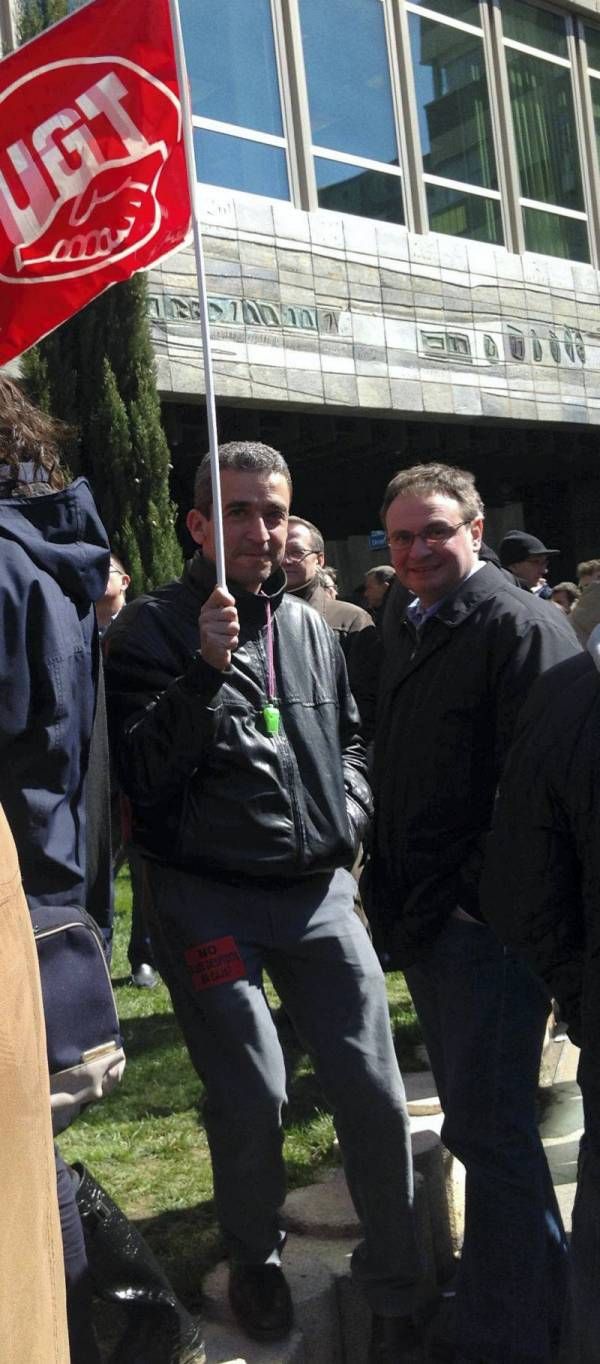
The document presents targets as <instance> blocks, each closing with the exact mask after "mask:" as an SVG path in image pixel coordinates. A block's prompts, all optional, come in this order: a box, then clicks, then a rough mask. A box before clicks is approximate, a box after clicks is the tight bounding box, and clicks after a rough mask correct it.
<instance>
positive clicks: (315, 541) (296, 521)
mask: <svg viewBox="0 0 600 1364" xmlns="http://www.w3.org/2000/svg"><path fill="white" fill-rule="evenodd" d="M289 526H306V529H307V530H308V531H310V534H311V536H312V547H313V553H314V554H324V553H325V541H324V539H323V536H322V535H321V532H320V530H319V527H318V526H315V525H314V524H313V522H312V521H307V520H306V519H305V518H304V516H290V517H288V527H289Z"/></svg>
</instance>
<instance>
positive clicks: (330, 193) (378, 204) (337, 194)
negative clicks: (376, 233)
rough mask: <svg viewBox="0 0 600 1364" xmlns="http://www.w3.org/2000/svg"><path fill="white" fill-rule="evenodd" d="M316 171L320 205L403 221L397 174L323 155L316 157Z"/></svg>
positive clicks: (383, 218)
mask: <svg viewBox="0 0 600 1364" xmlns="http://www.w3.org/2000/svg"><path fill="white" fill-rule="evenodd" d="M315 173H316V177H317V190H318V196H319V204H320V207H321V208H330V209H333V210H334V211H335V212H336V213H358V214H360V215H361V216H362V217H363V218H378V219H380V220H382V221H384V222H388V223H403V222H404V211H403V206H402V187H401V181H400V177H399V176H397V175H386V173H385V171H374V170H364V169H363V168H362V166H350V165H348V164H347V163H344V162H343V161H329V160H326V159H325V157H322V156H316V157H315Z"/></svg>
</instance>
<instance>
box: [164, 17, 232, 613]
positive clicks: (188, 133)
mask: <svg viewBox="0 0 600 1364" xmlns="http://www.w3.org/2000/svg"><path fill="white" fill-rule="evenodd" d="M169 8H170V12H171V28H172V30H173V45H174V49H175V63H176V67H177V81H178V84H179V96H180V99H181V111H182V116H183V146H184V150H185V164H186V170H187V180H188V188H189V194H190V204H191V208H192V230H193V234H194V253H195V256H196V273H197V276H198V301H199V305H200V328H201V332H202V350H203V358H204V382H205V386H206V414H207V418H208V448H209V450H210V468H211V479H212V499H213V504H212V518H213V524H214V529H215V558H216V567H217V583H218V585H219V587H223V588H226V587H227V577H226V573H225V546H224V542H223V507H222V503H221V479H220V475H219V440H218V435H217V411H216V406H215V388H214V377H213V367H212V354H211V343H210V322H209V318H208V303H207V298H206V274H205V270H204V251H203V247H202V234H201V232H200V221H199V215H198V175H197V172H196V154H195V151H194V135H193V130H192V106H191V101H190V87H189V82H188V76H187V68H186V62H185V52H184V48H183V33H182V30H181V15H180V13H179V0H169Z"/></svg>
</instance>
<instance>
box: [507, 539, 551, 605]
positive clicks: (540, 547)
mask: <svg viewBox="0 0 600 1364" xmlns="http://www.w3.org/2000/svg"><path fill="white" fill-rule="evenodd" d="M551 554H560V550H559V549H547V548H546V545H544V544H542V541H541V540H538V538H537V535H528V534H527V532H526V531H524V530H509V531H508V533H507V534H506V535H505V536H504V539H503V540H502V541H501V544H500V563H501V564H502V567H503V568H509V569H510V571H511V573H514V574H515V575H516V577H517V578H521V579H522V581H523V584H524V586H525V587H526V589H527V591H528V592H533V593H535V595H536V597H551V596H552V589H551V588H550V587H548V583H547V582H546V574H547V572H548V559H549V557H550V555H551Z"/></svg>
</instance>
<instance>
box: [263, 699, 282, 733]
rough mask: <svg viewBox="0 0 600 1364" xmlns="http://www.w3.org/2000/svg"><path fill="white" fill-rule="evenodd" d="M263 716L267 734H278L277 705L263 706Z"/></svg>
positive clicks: (278, 714) (278, 715) (278, 717)
mask: <svg viewBox="0 0 600 1364" xmlns="http://www.w3.org/2000/svg"><path fill="white" fill-rule="evenodd" d="M263 718H264V722H265V729H266V731H267V734H279V720H280V713H279V706H274V705H268V706H263Z"/></svg>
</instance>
